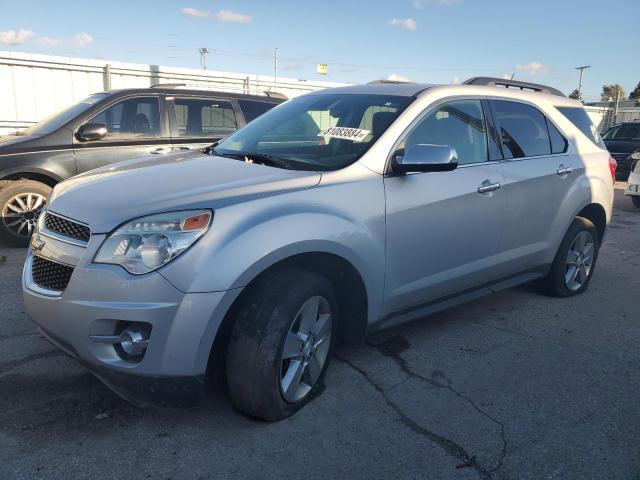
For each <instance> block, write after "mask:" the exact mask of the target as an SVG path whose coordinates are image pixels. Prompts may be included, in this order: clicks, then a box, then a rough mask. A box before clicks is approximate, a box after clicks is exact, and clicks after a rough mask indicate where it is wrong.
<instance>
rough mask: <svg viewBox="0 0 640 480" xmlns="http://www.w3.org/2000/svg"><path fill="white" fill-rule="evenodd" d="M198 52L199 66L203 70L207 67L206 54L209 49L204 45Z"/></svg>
mask: <svg viewBox="0 0 640 480" xmlns="http://www.w3.org/2000/svg"><path fill="white" fill-rule="evenodd" d="M198 51H199V52H200V66H201V67H202V69H203V70H206V69H207V55H209V49H208V48H206V47H203V48H201V49H200V50H198Z"/></svg>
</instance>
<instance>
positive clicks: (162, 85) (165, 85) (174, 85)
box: [151, 83, 187, 88]
mask: <svg viewBox="0 0 640 480" xmlns="http://www.w3.org/2000/svg"><path fill="white" fill-rule="evenodd" d="M186 86H187V84H186V83H156V84H155V85H151V88H178V87H186Z"/></svg>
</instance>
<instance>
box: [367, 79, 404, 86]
mask: <svg viewBox="0 0 640 480" xmlns="http://www.w3.org/2000/svg"><path fill="white" fill-rule="evenodd" d="M379 83H391V84H396V85H398V84H404V83H413V82H407V81H404V80H384V79H382V80H373V81H371V82H367V85H376V84H379Z"/></svg>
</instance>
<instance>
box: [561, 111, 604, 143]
mask: <svg viewBox="0 0 640 480" xmlns="http://www.w3.org/2000/svg"><path fill="white" fill-rule="evenodd" d="M556 108H557V109H558V110H559V111H560V113H562V114H563V115H564V116H565V117H567V118H568V119H569V120H570V121H571V123H573V124H574V125H575V126H576V127H577V128H578V130H580V131H581V132H582V133H584V134H585V135H586V136H587V138H588V139H589V140H591V141H592V142H593V143H595V144H596V145H598V146H599V147H604V143H603V142H602V139H601V138H600V134H598V131H597V130H596V127H595V126H594V125H593V122H592V121H591V119H590V118H589V115H587V112H585V111H584V108H580V107H556Z"/></svg>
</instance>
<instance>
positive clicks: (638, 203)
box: [631, 195, 640, 208]
mask: <svg viewBox="0 0 640 480" xmlns="http://www.w3.org/2000/svg"><path fill="white" fill-rule="evenodd" d="M631 201H632V202H633V206H634V207H636V208H640V196H636V195H632V196H631Z"/></svg>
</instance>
